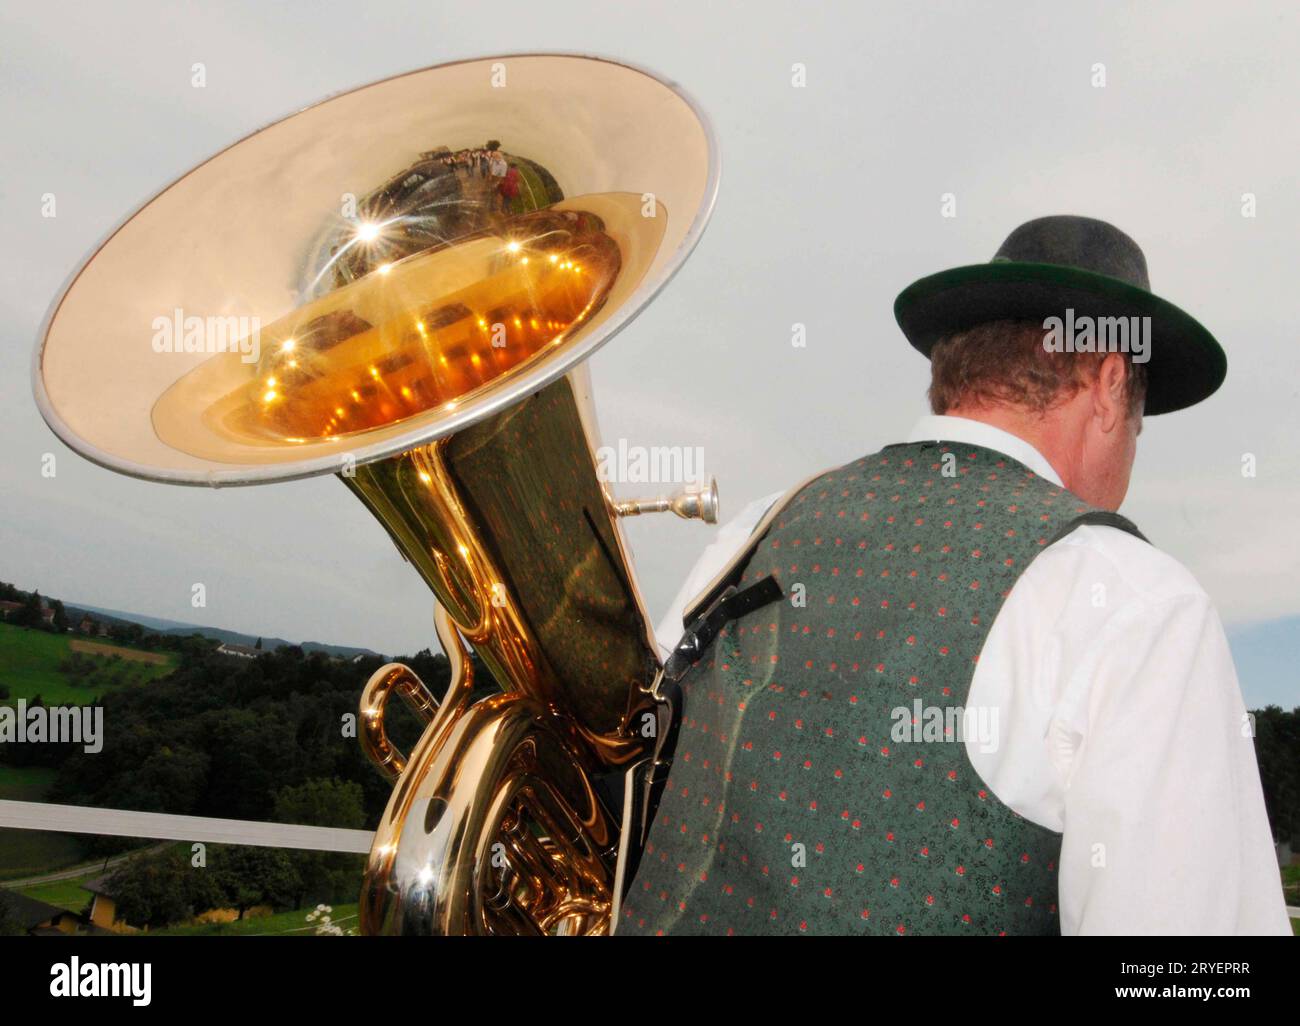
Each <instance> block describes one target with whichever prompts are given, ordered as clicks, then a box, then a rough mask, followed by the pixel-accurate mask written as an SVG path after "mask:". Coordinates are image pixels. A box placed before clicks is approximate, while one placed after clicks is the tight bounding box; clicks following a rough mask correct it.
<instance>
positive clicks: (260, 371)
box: [33, 54, 718, 934]
mask: <svg viewBox="0 0 1300 1026" xmlns="http://www.w3.org/2000/svg"><path fill="white" fill-rule="evenodd" d="M717 180H718V162H717V152H716V146H715V144H714V140H713V135H712V133H711V131H710V129H709V126H708V123H707V121H706V119H705V118H704V116H703V115H702V113H701V112H700V111H699V109H698V108H697V107H696V106H695V105H694V103H693V102H692V101H691V100H690V99H689V98H688V97H686V96H685V95H684V94H683V93H682V92H681V91H680V90H678V89H677V88H676V87H675V86H674V85H672V84H670V83H668V82H665V81H663V80H662V79H660V78H658V77H656V76H655V75H653V74H651V73H649V72H647V71H644V70H641V69H637V68H632V67H629V66H627V65H624V64H620V63H616V62H613V61H608V60H603V59H598V58H592V57H585V56H576V55H562V54H525V55H517V56H503V57H497V58H484V59H479V60H470V61H462V62H458V63H454V64H445V65H441V66H438V67H433V68H427V69H424V70H422V71H415V72H411V73H409V74H405V75H399V76H397V77H395V78H390V79H387V80H384V81H381V82H377V83H374V84H371V85H367V86H364V87H361V88H358V89H355V90H352V91H350V92H346V93H342V94H340V95H337V96H334V97H332V98H330V99H327V100H325V101H323V102H321V103H318V104H316V105H315V106H312V107H309V108H307V109H306V110H304V111H301V112H300V113H298V114H295V115H293V116H291V117H288V118H286V119H284V120H282V121H279V122H276V123H275V124H272V125H270V126H269V127H267V128H264V129H262V130H261V131H259V132H256V133H255V134H253V135H251V136H248V137H247V138H245V139H243V140H242V141H240V142H238V143H236V144H234V145H233V146H231V147H229V148H228V149H226V150H223V151H222V152H221V153H219V154H217V155H216V156H214V157H212V158H211V159H209V160H208V161H206V162H204V163H202V164H200V165H198V166H197V167H195V168H194V169H193V170H191V171H190V172H188V173H187V174H185V175H184V176H182V177H181V178H180V179H178V180H177V181H175V182H173V183H172V184H171V185H170V186H168V187H167V188H166V189H164V190H163V191H162V192H161V193H159V194H158V195H157V196H155V197H154V198H153V199H152V200H150V201H149V202H147V203H146V204H145V205H144V206H143V207H141V208H140V209H139V210H138V211H136V212H135V213H134V214H133V215H131V216H130V217H129V218H128V219H127V220H126V221H125V222H124V223H123V224H122V225H121V226H120V227H119V228H117V229H116V230H115V231H114V232H113V233H112V234H110V235H109V236H108V238H107V239H106V240H105V241H104V242H103V243H102V244H101V245H100V246H99V247H98V248H97V249H96V250H94V251H93V252H92V254H91V255H90V256H89V257H88V258H87V260H86V261H85V263H84V264H83V265H82V267H81V268H80V269H79V270H78V271H77V272H76V273H75V274H74V275H73V277H72V279H71V281H70V282H69V284H68V285H67V286H66V287H65V289H64V291H63V293H62V295H61V296H60V297H59V299H57V300H56V301H55V303H54V304H53V306H52V307H51V309H50V313H49V315H48V316H47V318H46V323H45V325H44V327H43V330H42V335H41V340H40V344H39V346H38V349H37V353H36V359H35V365H34V374H33V378H34V389H35V393H36V398H37V403H38V405H39V407H40V409H41V412H42V414H43V416H44V417H45V419H46V421H47V423H48V424H49V425H50V427H51V428H52V429H53V430H54V431H55V433H56V434H58V435H59V437H60V438H62V439H63V440H64V441H65V442H66V443H67V444H68V445H69V446H71V447H72V448H73V449H75V450H76V451H77V452H79V453H80V454H81V455H83V456H85V457H87V458H88V459H90V460H92V461H94V462H96V463H98V464H100V465H101V466H104V467H107V468H109V469H111V470H115V471H119V472H121V473H125V474H130V475H134V476H137V477H142V478H146V479H148V480H153V481H162V482H167V483H173V484H190V485H208V486H213V487H219V486H225V485H246V484H261V483H269V482H274V481H284V480H289V479H294V478H301V477H307V476H311V475H316V474H324V473H335V474H338V475H339V477H340V479H341V480H342V481H343V482H344V484H346V485H347V486H348V488H349V489H350V490H351V491H352V492H353V493H354V494H355V495H356V496H357V497H358V498H359V499H360V500H361V501H362V502H363V503H364V504H365V505H366V506H367V507H368V508H369V509H370V511H371V512H372V513H373V514H374V515H375V516H376V517H377V518H378V519H379V520H380V522H381V523H382V524H383V525H384V527H385V528H386V529H387V530H388V532H389V534H390V535H391V537H392V538H393V541H394V542H395V543H396V544H397V546H398V549H399V550H400V551H401V553H402V554H403V556H404V557H405V558H406V559H407V560H408V561H409V562H410V563H411V564H412V566H413V567H414V568H415V570H416V571H417V572H418V573H419V574H420V576H421V577H422V578H423V579H424V580H425V582H426V583H427V584H428V585H429V587H430V588H431V589H432V591H433V593H434V595H435V597H436V600H437V602H436V607H435V617H434V619H435V627H436V630H437V634H438V637H439V640H440V642H441V644H442V647H443V650H444V651H445V652H446V654H447V656H448V658H449V660H450V663H451V667H452V681H451V685H450V687H449V689H448V692H447V694H445V695H443V696H441V697H437V696H434V695H433V694H431V693H430V692H429V690H428V689H427V688H426V687H425V685H424V684H423V683H422V682H421V681H420V680H419V678H418V677H416V675H415V674H414V673H413V672H412V671H411V670H410V669H409V668H407V667H405V666H402V665H401V664H397V663H390V664H388V665H387V666H384V667H382V668H381V669H380V670H379V671H378V672H377V673H375V674H374V675H373V676H372V678H371V679H370V681H369V682H368V683H367V684H366V686H365V689H364V691H363V694H362V698H361V718H360V736H361V742H362V745H363V747H364V749H365V751H366V753H367V755H368V756H369V757H370V759H371V761H372V762H373V763H374V764H375V765H376V766H377V767H378V768H379V769H380V771H381V772H383V773H385V774H386V775H387V776H389V777H391V778H392V780H393V781H394V788H393V793H392V796H391V798H390V800H389V804H388V807H387V810H386V811H385V813H384V817H383V820H382V822H381V824H380V826H379V829H378V832H377V834H376V839H375V844H374V848H373V849H372V851H371V853H370V858H369V863H368V866H367V870H366V876H365V884H364V889H363V894H362V904H361V923H362V928H363V930H364V931H365V932H367V933H398V934H601V933H606V932H608V931H609V929H610V921H611V915H612V914H613V911H614V909H615V908H616V907H617V903H618V897H619V891H620V887H621V876H620V874H621V872H622V870H623V869H625V868H626V863H627V860H628V859H629V858H634V857H635V855H636V851H635V849H636V846H637V845H638V843H639V838H638V831H637V830H635V829H632V828H631V824H632V822H633V821H634V820H635V819H636V818H637V817H636V813H635V808H634V806H635V801H636V799H635V794H636V793H637V792H638V790H639V789H638V788H634V787H631V786H628V787H621V786H619V785H621V784H622V780H623V778H624V776H625V775H629V774H630V777H629V779H631V778H633V777H635V776H636V774H637V773H639V772H643V771H644V768H645V767H646V765H647V760H648V759H649V757H650V753H651V742H652V740H653V735H654V729H653V727H654V724H655V723H656V719H655V712H656V707H657V705H656V696H655V693H654V688H655V685H656V680H657V677H658V675H659V672H660V661H659V655H658V650H657V648H656V645H655V642H654V638H653V634H652V631H651V627H650V621H649V618H648V616H647V614H646V611H645V609H644V607H643V603H642V601H641V597H640V594H639V592H638V589H637V585H636V581H635V575H634V571H633V566H632V561H631V559H630V556H629V552H628V549H627V546H626V543H625V541H624V538H623V534H622V531H621V528H620V525H619V518H620V517H622V516H628V515H634V514H638V513H643V512H651V511H655V510H671V511H673V512H675V513H677V514H679V515H681V516H685V517H698V518H701V519H704V520H707V521H713V520H715V519H716V511H717V491H716V486H715V485H713V483H712V482H711V481H709V482H702V483H700V485H699V486H698V487H695V488H687V489H685V490H684V491H682V492H681V493H679V494H677V495H674V496H655V497H650V498H648V499H643V500H635V499H626V498H622V499H620V498H616V497H615V496H614V495H613V494H612V491H611V488H610V486H609V484H608V481H607V480H606V478H607V475H605V474H603V473H602V472H601V471H602V466H601V459H600V454H599V452H598V450H597V449H596V440H597V433H596V427H595V423H594V418H593V414H592V407H591V402H590V390H589V385H588V376H587V373H586V366H585V363H584V361H585V360H586V359H587V358H588V357H589V356H590V355H591V354H592V353H593V352H594V350H595V349H596V348H597V347H598V346H600V345H601V344H602V343H603V342H604V341H606V340H607V339H608V338H609V337H610V336H612V335H613V334H614V333H615V332H617V331H618V330H619V329H620V328H621V327H623V326H624V325H625V324H627V322H628V321H629V320H630V319H631V318H632V317H633V316H635V315H636V313H638V312H639V311H640V309H641V308H642V307H644V306H645V305H646V304H647V303H648V302H649V301H650V300H651V299H652V298H653V297H654V296H655V294H656V293H657V292H658V291H659V289H660V288H662V287H663V285H664V284H665V283H666V282H667V281H668V280H669V278H671V277H672V275H673V274H674V273H675V272H676V270H677V269H678V268H679V267H680V266H681V264H682V262H683V261H684V260H685V259H686V257H687V256H688V255H689V253H690V251H691V250H692V249H693V247H694V245H695V244H696V242H697V241H698V240H699V238H700V235H701V234H702V232H703V230H704V226H705V224H706V222H707V220H708V217H709V214H710V212H711V209H712V206H713V201H714V196H715V194H716V190H717ZM470 648H472V649H473V651H474V652H475V653H476V654H477V655H478V657H479V658H480V659H481V661H482V663H483V665H485V666H486V667H487V668H488V669H490V671H491V673H492V675H493V677H494V678H495V680H496V681H497V682H498V683H499V684H500V686H501V691H500V693H494V694H491V695H489V696H488V697H485V698H482V699H480V700H478V701H473V700H472V697H471V693H472V691H473V685H474V682H473V673H472V665H473V663H472V661H471V659H470V658H469V654H468V653H469V650H470ZM394 694H396V695H398V696H399V697H400V698H401V699H402V700H403V701H405V702H406V703H407V704H408V705H409V706H410V707H411V709H412V710H413V711H414V712H415V714H416V715H417V716H418V717H419V718H420V719H421V720H422V721H423V722H424V723H425V724H426V726H425V727H424V730H423V734H422V736H421V738H420V740H419V742H418V743H417V744H416V745H415V746H414V747H413V748H412V750H411V751H410V752H409V753H403V752H400V751H398V750H397V749H396V748H395V747H394V745H393V744H392V743H391V742H390V741H389V739H388V736H387V733H386V731H385V727H384V723H385V710H386V708H387V704H386V703H387V701H388V699H389V698H390V697H391V696H392V695H394ZM648 728H649V729H648ZM611 782H613V783H614V785H615V786H610V785H611ZM620 791H621V793H622V795H623V797H622V798H619V794H620ZM621 838H622V840H621Z"/></svg>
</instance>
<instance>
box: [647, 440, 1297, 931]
mask: <svg viewBox="0 0 1300 1026" xmlns="http://www.w3.org/2000/svg"><path fill="white" fill-rule="evenodd" d="M939 439H943V440H947V441H954V442H963V443H966V444H970V445H979V446H983V447H985V448H987V449H992V450H994V451H995V452H1000V453H1002V454H1004V455H1006V456H1010V457H1012V458H1013V459H1016V460H1019V461H1020V462H1021V463H1023V464H1025V466H1027V467H1029V468H1030V469H1031V470H1033V471H1034V472H1035V473H1036V474H1038V475H1039V476H1041V477H1043V478H1046V479H1047V480H1049V481H1051V482H1053V483H1054V484H1058V485H1059V484H1061V479H1060V477H1059V476H1058V475H1057V473H1056V471H1055V470H1053V469H1052V466H1051V464H1049V463H1048V462H1047V460H1046V459H1045V458H1044V457H1043V455H1042V454H1041V453H1040V452H1038V450H1036V449H1035V448H1034V447H1033V446H1032V445H1030V444H1029V443H1028V442H1026V441H1024V440H1023V439H1021V438H1018V437H1017V436H1015V435H1012V434H1009V433H1008V432H1006V431H1002V430H1001V429H999V428H995V427H993V426H992V425H989V424H984V423H981V422H978V421H973V420H967V419H965V418H961V417H922V418H921V420H920V421H919V422H918V424H917V426H916V428H915V429H914V430H913V431H912V434H911V436H910V437H909V439H908V441H913V442H916V441H925V440H939ZM779 497H780V494H779V493H778V494H777V495H769V496H766V497H765V498H762V499H759V500H758V501H756V502H752V503H750V504H749V505H748V506H746V507H745V508H744V509H743V510H742V511H741V513H740V515H739V516H738V517H736V518H735V519H733V520H731V521H729V522H728V523H727V524H726V525H725V526H723V527H722V528H721V530H719V532H718V534H717V537H716V539H715V540H714V542H713V543H712V544H711V545H710V546H709V547H708V548H707V549H706V550H705V552H704V554H703V556H702V557H701V558H700V560H699V562H698V563H697V564H696V566H695V568H694V569H693V570H692V572H691V574H690V576H689V577H688V578H687V581H686V583H685V585H684V586H683V588H682V590H681V592H680V593H679V594H678V596H677V598H676V599H675V600H674V603H673V606H672V608H671V609H670V610H669V613H668V616H667V617H666V618H665V620H664V621H663V623H662V624H661V626H660V628H659V640H660V642H661V644H663V645H665V647H671V646H672V645H674V644H675V643H676V641H677V639H678V638H679V637H680V636H681V633H682V627H681V617H682V612H683V609H684V608H685V606H686V605H687V604H688V603H689V602H690V600H691V599H692V598H694V597H695V596H696V595H697V594H699V592H701V591H702V590H703V589H704V588H705V586H706V585H708V583H709V582H710V581H711V580H712V579H713V577H714V576H715V575H716V574H717V573H718V572H719V571H720V570H721V569H722V568H723V566H725V565H726V563H727V561H728V560H729V559H730V558H731V556H732V555H733V554H734V553H735V552H736V551H737V550H738V549H739V548H740V547H741V546H742V545H743V544H744V543H745V540H746V539H747V538H748V537H749V535H750V532H751V531H752V530H753V528H754V526H755V525H756V524H757V523H758V521H759V520H760V519H761V518H762V516H763V514H764V513H765V512H766V511H767V509H768V507H770V506H771V504H772V503H773V502H774V501H776V499H778V498H779ZM1139 526H1140V525H1139ZM967 708H968V709H973V710H979V711H980V715H986V714H987V715H988V716H989V717H990V719H989V720H988V722H991V723H993V724H995V725H996V728H997V729H996V735H995V737H996V743H994V744H990V743H989V742H990V741H991V740H994V735H992V734H989V735H986V736H984V737H982V738H981V737H968V738H967V739H966V740H965V742H964V743H965V745H966V753H967V755H968V757H969V758H970V761H971V765H972V766H973V767H974V768H975V770H976V772H977V773H979V775H980V776H981V777H982V778H983V780H984V783H985V784H986V785H987V786H988V788H989V789H990V790H991V791H992V792H993V793H994V794H995V795H996V796H997V797H998V799H999V800H1001V801H1002V803H1003V804H1004V805H1007V806H1009V807H1010V808H1011V809H1013V810H1015V811H1016V812H1018V813H1019V814H1020V815H1022V816H1024V817H1025V818H1026V819H1029V820H1031V821H1032V822H1034V823H1037V824H1039V825H1041V826H1044V827H1047V828H1048V829H1049V830H1054V831H1058V832H1060V833H1062V834H1063V838H1062V844H1061V861H1060V895H1059V906H1060V912H1061V932H1062V933H1064V934H1067V935H1070V934H1279V935H1286V936H1290V935H1291V928H1290V923H1289V921H1288V919H1287V914H1286V907H1285V904H1284V902H1283V898H1282V887H1281V881H1280V875H1279V871H1278V864H1277V857H1276V854H1275V849H1274V847H1273V839H1272V835H1271V832H1270V830H1269V826H1268V818H1267V816H1266V814H1265V811H1264V795H1263V791H1262V790H1261V788H1260V783H1259V769H1258V765H1257V763H1256V760H1255V748H1254V743H1253V736H1252V733H1251V729H1250V727H1251V724H1250V721H1249V718H1248V717H1247V714H1246V708H1245V704H1244V703H1243V701H1242V698H1241V688H1240V686H1239V684H1238V683H1237V675H1236V671H1235V670H1234V669H1233V665H1232V656H1231V654H1230V653H1229V650H1228V642H1227V638H1226V637H1225V636H1224V633H1223V626H1222V624H1221V623H1220V622H1219V617H1218V614H1217V613H1216V612H1215V609H1214V604H1213V603H1212V602H1211V601H1210V597H1209V596H1208V595H1207V594H1206V593H1205V591H1204V590H1203V589H1202V588H1201V586H1200V585H1199V584H1197V583H1196V580H1195V578H1193V577H1192V575H1191V574H1190V573H1189V572H1188V571H1187V570H1186V569H1185V568H1184V567H1183V566H1182V565H1181V564H1179V563H1178V561H1177V560H1175V559H1173V558H1172V557H1171V556H1168V555H1166V554H1165V553H1163V552H1161V551H1160V550H1159V549H1157V548H1155V547H1154V546H1152V545H1148V544H1147V543H1146V542H1143V541H1141V540H1140V539H1138V538H1135V537H1133V536H1132V535H1130V534H1128V533H1127V532H1125V531H1120V530H1118V529H1116V528H1113V527H1094V526H1086V527H1080V528H1078V529H1076V530H1075V531H1073V532H1072V533H1071V534H1069V535H1067V536H1066V537H1065V538H1063V539H1061V540H1060V541H1059V542H1056V543H1055V544H1054V545H1051V546H1049V547H1048V548H1046V549H1044V550H1043V551H1042V552H1041V553H1039V555H1038V557H1037V558H1036V559H1035V560H1034V561H1033V562H1032V563H1030V564H1029V566H1028V568H1027V569H1026V570H1025V572H1024V573H1023V574H1022V575H1021V577H1020V579H1019V580H1018V581H1017V582H1016V584H1015V586H1014V587H1013V588H1012V590H1011V594H1010V595H1009V596H1008V598H1007V600H1006V603H1005V604H1004V605H1003V607H1002V609H1001V611H1000V612H999V613H998V616H997V618H996V619H995V621H994V623H993V626H992V627H991V628H990V629H989V633H988V637H987V639H986V640H985V644H984V649H983V650H982V652H981V653H980V659H979V664H978V667H977V669H976V671H975V677H974V679H973V681H972V683H971V689H970V694H969V697H968V699H967Z"/></svg>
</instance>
